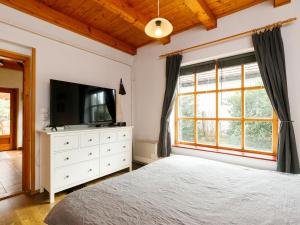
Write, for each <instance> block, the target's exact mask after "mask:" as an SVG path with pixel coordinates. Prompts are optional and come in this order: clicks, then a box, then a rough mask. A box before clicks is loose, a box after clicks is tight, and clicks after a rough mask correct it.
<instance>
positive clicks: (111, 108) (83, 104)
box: [50, 80, 116, 127]
mask: <svg viewBox="0 0 300 225" xmlns="http://www.w3.org/2000/svg"><path fill="white" fill-rule="evenodd" d="M115 122H116V90H114V89H108V88H102V87H96V86H89V85H83V84H76V83H70V82H65V81H58V80H50V123H51V126H53V127H55V126H64V125H81V124H96V125H97V124H104V125H108V124H112V123H115Z"/></svg>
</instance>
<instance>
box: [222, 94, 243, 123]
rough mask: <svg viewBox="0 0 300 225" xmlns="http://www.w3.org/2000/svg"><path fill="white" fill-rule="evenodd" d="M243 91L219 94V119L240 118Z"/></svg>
mask: <svg viewBox="0 0 300 225" xmlns="http://www.w3.org/2000/svg"><path fill="white" fill-rule="evenodd" d="M241 104H242V103H241V91H228V92H219V117H220V118H240V117H241V116H242V114H241Z"/></svg>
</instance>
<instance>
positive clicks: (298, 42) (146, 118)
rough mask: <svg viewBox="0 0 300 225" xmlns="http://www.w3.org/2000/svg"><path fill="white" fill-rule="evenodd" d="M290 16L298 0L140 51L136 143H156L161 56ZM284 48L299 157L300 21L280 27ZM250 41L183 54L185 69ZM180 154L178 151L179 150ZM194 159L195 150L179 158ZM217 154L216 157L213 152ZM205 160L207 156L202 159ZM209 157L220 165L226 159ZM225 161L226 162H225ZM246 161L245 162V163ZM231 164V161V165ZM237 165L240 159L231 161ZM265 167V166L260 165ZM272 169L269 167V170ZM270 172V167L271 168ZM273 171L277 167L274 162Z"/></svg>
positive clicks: (299, 8)
mask: <svg viewBox="0 0 300 225" xmlns="http://www.w3.org/2000/svg"><path fill="white" fill-rule="evenodd" d="M290 17H298V18H300V1H296V0H294V1H292V3H291V4H288V5H285V6H282V7H278V8H273V6H272V4H271V2H269V1H267V2H265V3H262V4H259V5H257V6H254V7H252V8H249V9H246V10H243V11H240V12H238V13H235V14H232V15H230V16H226V17H224V18H221V19H219V20H218V28H217V29H213V30H210V31H206V30H203V29H202V28H200V27H197V28H194V29H191V30H188V31H186V32H183V33H180V34H177V35H174V36H172V40H171V43H170V44H168V45H165V46H162V45H158V44H150V45H147V46H145V47H142V48H139V49H138V53H137V57H136V61H135V64H134V68H133V70H134V84H133V85H134V103H135V110H134V126H135V138H136V139H149V140H158V135H159V124H160V116H161V109H162V103H163V96H164V89H165V60H164V59H159V55H160V54H164V53H167V52H170V51H174V50H178V49H181V48H185V47H190V46H193V45H196V44H200V43H205V42H208V41H212V40H216V39H219V38H223V37H226V36H230V35H234V34H237V33H240V32H243V31H246V30H249V29H253V28H257V27H260V26H264V25H267V24H270V23H273V22H278V21H279V20H285V19H288V18H290ZM282 35H283V41H284V44H285V53H286V65H287V78H288V87H289V98H290V103H291V113H292V118H293V120H295V123H294V125H295V131H296V138H297V141H298V149H299V153H300V104H299V101H298V96H299V94H300V91H299V87H298V86H299V82H300V76H299V66H298V65H299V52H300V21H299V19H298V20H297V21H296V22H294V23H293V24H292V25H289V26H286V27H283V28H282ZM252 48H253V46H252V43H251V37H250V36H249V37H244V38H239V39H236V40H233V41H229V42H226V43H222V44H218V45H215V46H211V47H207V48H203V49H199V50H195V51H191V52H189V53H185V54H184V55H183V64H191V63H195V62H200V61H206V60H209V59H212V58H218V57H223V56H227V55H234V54H237V53H242V52H246V51H249V49H252ZM176 151H177V152H178V149H177V150H176ZM184 152H186V154H191V150H182V151H180V153H184ZM210 154H214V153H210ZM198 155H202V156H203V154H198ZM216 155H217V154H214V155H210V157H213V158H217V159H220V160H227V159H228V157H227V156H226V157H225V156H223V157H222V156H220V155H219V156H216ZM225 158H226V159H225ZM243 160H245V159H243ZM227 161H228V160H227ZM232 161H236V160H232ZM259 163H261V166H258V165H257V166H256V167H264V166H265V165H266V164H268V163H266V161H264V160H259ZM267 167H268V166H267ZM268 168H270V167H268ZM272 168H274V163H273V166H272Z"/></svg>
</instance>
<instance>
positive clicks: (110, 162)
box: [100, 152, 130, 176]
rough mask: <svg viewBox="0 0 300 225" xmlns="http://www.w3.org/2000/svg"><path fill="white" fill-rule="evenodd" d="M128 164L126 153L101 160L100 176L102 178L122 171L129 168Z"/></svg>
mask: <svg viewBox="0 0 300 225" xmlns="http://www.w3.org/2000/svg"><path fill="white" fill-rule="evenodd" d="M129 163H130V154H129V153H127V152H125V153H120V154H117V155H114V156H107V157H104V158H101V161H100V174H101V175H102V176H103V175H106V174H109V173H113V172H116V171H118V170H120V169H124V168H126V167H127V166H128V167H129Z"/></svg>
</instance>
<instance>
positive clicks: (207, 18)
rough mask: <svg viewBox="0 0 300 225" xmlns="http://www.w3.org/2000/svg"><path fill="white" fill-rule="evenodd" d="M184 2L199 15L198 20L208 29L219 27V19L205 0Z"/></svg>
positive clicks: (185, 0) (186, 0)
mask: <svg viewBox="0 0 300 225" xmlns="http://www.w3.org/2000/svg"><path fill="white" fill-rule="evenodd" d="M184 4H185V5H186V6H187V7H188V8H189V9H190V10H191V11H192V12H193V13H194V14H196V15H197V18H198V20H199V21H200V22H201V23H202V24H203V25H204V26H205V27H206V29H207V30H210V29H213V28H216V27H217V19H216V17H215V15H214V14H213V13H212V11H211V10H210V8H209V7H208V5H207V3H206V2H205V0H184Z"/></svg>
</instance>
